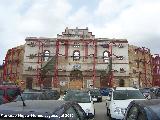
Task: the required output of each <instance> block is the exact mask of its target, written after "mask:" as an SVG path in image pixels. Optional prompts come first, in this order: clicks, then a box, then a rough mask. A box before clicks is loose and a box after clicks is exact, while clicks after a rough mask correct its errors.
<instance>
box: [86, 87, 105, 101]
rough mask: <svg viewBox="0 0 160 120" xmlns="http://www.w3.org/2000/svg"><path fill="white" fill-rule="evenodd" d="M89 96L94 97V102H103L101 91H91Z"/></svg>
mask: <svg viewBox="0 0 160 120" xmlns="http://www.w3.org/2000/svg"><path fill="white" fill-rule="evenodd" d="M89 94H90V95H91V96H92V99H93V101H96V102H102V95H101V93H100V91H99V89H90V90H89Z"/></svg>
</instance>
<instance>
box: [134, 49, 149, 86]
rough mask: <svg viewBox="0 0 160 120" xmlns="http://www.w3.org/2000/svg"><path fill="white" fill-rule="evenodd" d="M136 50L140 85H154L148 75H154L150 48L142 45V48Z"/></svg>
mask: <svg viewBox="0 0 160 120" xmlns="http://www.w3.org/2000/svg"><path fill="white" fill-rule="evenodd" d="M135 52H136V53H137V60H136V62H137V67H138V69H139V72H138V80H139V86H140V87H149V86H152V82H151V81H152V80H151V79H149V78H148V77H147V75H152V67H151V66H152V60H151V53H150V50H149V49H148V48H145V47H142V48H137V49H135ZM139 55H141V56H139ZM140 63H141V64H140ZM141 66H143V67H141ZM140 68H141V70H140ZM141 83H142V84H141Z"/></svg>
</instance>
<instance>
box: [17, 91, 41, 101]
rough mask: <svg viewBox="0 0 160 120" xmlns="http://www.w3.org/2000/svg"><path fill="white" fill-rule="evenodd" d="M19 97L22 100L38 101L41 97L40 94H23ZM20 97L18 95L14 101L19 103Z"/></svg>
mask: <svg viewBox="0 0 160 120" xmlns="http://www.w3.org/2000/svg"><path fill="white" fill-rule="evenodd" d="M21 96H22V98H23V100H40V99H41V96H42V95H41V93H23V94H22V95H21ZM21 96H20V95H19V96H18V97H17V98H16V101H21Z"/></svg>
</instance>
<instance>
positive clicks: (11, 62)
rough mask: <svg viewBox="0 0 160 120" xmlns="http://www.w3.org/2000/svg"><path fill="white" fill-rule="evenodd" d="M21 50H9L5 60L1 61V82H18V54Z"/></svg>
mask: <svg viewBox="0 0 160 120" xmlns="http://www.w3.org/2000/svg"><path fill="white" fill-rule="evenodd" d="M22 51H23V49H20V48H12V49H9V50H8V52H7V54H6V56H5V60H4V61H3V81H7V80H9V81H11V82H14V83H15V82H16V80H19V76H20V72H19V71H18V67H19V64H20V62H21V61H20V54H21V52H22Z"/></svg>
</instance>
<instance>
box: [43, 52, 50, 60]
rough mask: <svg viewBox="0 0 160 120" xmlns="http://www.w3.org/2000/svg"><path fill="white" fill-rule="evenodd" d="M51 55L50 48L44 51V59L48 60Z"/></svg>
mask: <svg viewBox="0 0 160 120" xmlns="http://www.w3.org/2000/svg"><path fill="white" fill-rule="evenodd" d="M49 56H50V51H49V50H46V51H44V61H48V60H49Z"/></svg>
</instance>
